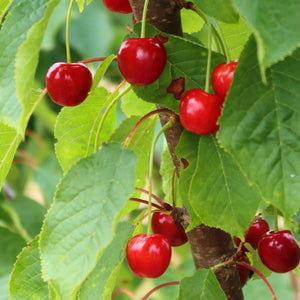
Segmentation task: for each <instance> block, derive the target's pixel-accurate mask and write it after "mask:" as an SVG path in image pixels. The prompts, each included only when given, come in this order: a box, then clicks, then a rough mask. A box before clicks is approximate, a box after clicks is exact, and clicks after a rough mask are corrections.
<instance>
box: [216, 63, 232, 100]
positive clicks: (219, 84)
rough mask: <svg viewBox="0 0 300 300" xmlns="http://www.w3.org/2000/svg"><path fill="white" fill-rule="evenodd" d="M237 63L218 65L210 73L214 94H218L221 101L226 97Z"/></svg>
mask: <svg viewBox="0 0 300 300" xmlns="http://www.w3.org/2000/svg"><path fill="white" fill-rule="evenodd" d="M237 63H238V62H237V60H235V61H232V62H230V63H229V64H226V63H222V64H219V65H218V66H216V68H215V69H214V71H213V73H212V78H211V84H212V87H213V89H214V91H215V92H216V94H218V95H219V96H220V97H221V98H222V99H225V98H226V96H227V92H228V90H229V88H230V86H231V82H232V79H233V74H234V71H235V68H236V65H237Z"/></svg>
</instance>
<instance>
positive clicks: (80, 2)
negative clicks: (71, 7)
mask: <svg viewBox="0 0 300 300" xmlns="http://www.w3.org/2000/svg"><path fill="white" fill-rule="evenodd" d="M92 1H93V0H76V2H77V5H78V8H79V11H80V12H82V11H83V9H84V4H85V2H86V4H87V5H88V4H89V3H91V2H92Z"/></svg>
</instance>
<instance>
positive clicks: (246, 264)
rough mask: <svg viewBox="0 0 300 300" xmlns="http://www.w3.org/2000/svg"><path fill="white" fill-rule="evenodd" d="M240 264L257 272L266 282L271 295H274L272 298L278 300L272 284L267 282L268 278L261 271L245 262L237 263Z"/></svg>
mask: <svg viewBox="0 0 300 300" xmlns="http://www.w3.org/2000/svg"><path fill="white" fill-rule="evenodd" d="M237 263H239V264H240V265H241V266H243V267H245V268H247V269H249V270H251V271H253V272H255V273H256V274H257V275H258V276H259V277H260V278H261V279H262V280H263V281H264V282H265V284H266V285H267V287H268V288H269V290H270V292H271V294H272V297H273V300H277V297H276V295H275V292H274V290H273V288H272V286H271V284H270V282H269V281H268V280H267V278H266V277H265V276H264V275H263V273H261V272H260V271H259V270H257V269H256V268H254V267H253V266H251V265H249V264H248V263H246V262H244V261H239V262H237Z"/></svg>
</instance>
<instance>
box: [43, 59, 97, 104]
mask: <svg viewBox="0 0 300 300" xmlns="http://www.w3.org/2000/svg"><path fill="white" fill-rule="evenodd" d="M92 83H93V76H92V74H91V72H90V70H89V68H88V67H87V66H85V65H84V64H82V63H63V62H58V63H55V64H53V65H52V66H51V67H50V68H49V70H48V72H47V74H46V87H47V91H48V94H49V96H50V98H51V99H52V100H53V101H54V102H55V103H56V104H58V105H61V106H76V105H79V104H80V103H82V102H83V101H84V100H85V99H86V98H87V96H88V93H89V91H90V90H91V87H92Z"/></svg>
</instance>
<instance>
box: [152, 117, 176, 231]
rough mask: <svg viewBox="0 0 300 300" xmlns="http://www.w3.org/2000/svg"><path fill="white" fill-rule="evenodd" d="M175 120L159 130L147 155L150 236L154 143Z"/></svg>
mask: <svg viewBox="0 0 300 300" xmlns="http://www.w3.org/2000/svg"><path fill="white" fill-rule="evenodd" d="M176 121H177V119H176V118H175V117H174V116H172V117H171V118H170V120H169V121H168V123H166V125H164V127H162V128H161V129H160V131H159V132H158V133H157V135H156V136H155V138H154V140H153V142H152V145H151V149H150V155H149V194H148V216H149V218H148V231H147V233H148V234H151V218H150V216H151V197H152V173H153V159H154V150H155V146H156V143H157V141H158V139H159V137H160V136H161V134H162V133H163V132H164V131H166V130H167V129H169V128H170V127H172V126H173V125H174V124H175V123H176Z"/></svg>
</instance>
